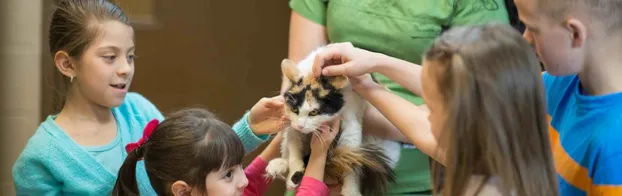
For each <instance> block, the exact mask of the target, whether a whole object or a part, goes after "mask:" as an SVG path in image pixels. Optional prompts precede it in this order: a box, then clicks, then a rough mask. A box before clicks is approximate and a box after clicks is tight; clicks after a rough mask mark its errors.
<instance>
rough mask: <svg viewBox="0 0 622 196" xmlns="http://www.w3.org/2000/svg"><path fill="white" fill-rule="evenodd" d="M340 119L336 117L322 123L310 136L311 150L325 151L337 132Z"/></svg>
mask: <svg viewBox="0 0 622 196" xmlns="http://www.w3.org/2000/svg"><path fill="white" fill-rule="evenodd" d="M340 124H341V119H340V118H337V119H335V120H333V121H331V122H329V123H328V124H325V125H322V126H321V127H320V129H319V130H318V133H317V134H313V136H312V137H311V152H324V153H325V152H327V151H328V148H329V147H330V145H331V144H332V143H333V140H334V139H335V136H336V135H337V133H339V127H340Z"/></svg>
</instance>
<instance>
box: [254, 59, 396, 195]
mask: <svg viewBox="0 0 622 196" xmlns="http://www.w3.org/2000/svg"><path fill="white" fill-rule="evenodd" d="M322 49H323V48H318V49H316V50H315V51H313V52H312V53H311V54H309V55H308V56H307V57H306V58H305V59H304V60H302V61H301V62H300V63H299V64H298V65H296V64H294V63H293V62H292V61H290V60H287V59H285V60H283V61H282V63H281V69H282V72H283V74H284V75H285V76H286V78H287V79H288V81H289V88H288V89H287V91H286V92H285V93H284V95H283V96H284V97H285V100H286V104H285V114H286V116H287V117H288V118H289V119H290V121H291V125H290V126H287V127H286V128H285V130H284V131H285V132H284V138H283V140H282V143H281V158H278V159H274V160H272V161H270V163H269V164H268V167H267V168H266V172H267V175H268V177H271V178H276V177H280V178H283V179H284V180H286V184H287V188H289V189H294V188H296V187H297V186H298V185H299V183H300V181H301V179H302V176H303V174H304V168H305V161H303V159H304V157H305V156H308V155H309V154H310V147H309V142H310V136H311V135H312V133H313V132H314V131H316V130H317V128H319V126H320V125H322V124H324V123H326V122H329V121H331V120H333V119H334V118H341V128H340V132H339V133H338V135H337V136H336V138H335V142H333V145H332V146H331V148H330V149H329V152H328V153H329V154H328V158H327V160H326V169H325V170H326V171H325V175H326V177H325V179H334V180H337V181H338V182H340V183H342V189H341V194H342V195H344V196H358V195H383V194H384V193H385V191H386V187H387V184H388V183H389V182H393V181H394V180H395V179H394V178H395V176H394V173H393V170H392V169H393V168H394V167H395V164H396V162H397V160H398V159H399V156H400V154H399V153H400V145H399V143H397V142H393V141H388V140H382V139H379V138H375V137H372V136H363V134H362V120H363V119H362V118H363V114H364V112H365V110H366V109H367V107H369V103H368V102H367V101H365V100H364V99H363V98H362V97H360V96H359V95H358V94H356V93H355V92H354V91H353V90H352V88H351V86H350V85H349V82H348V78H347V77H345V76H335V77H327V76H320V77H317V78H316V77H313V74H312V71H311V68H312V65H313V60H314V59H315V55H316V54H317V53H318V52H319V51H321V50H322ZM285 173H287V177H285Z"/></svg>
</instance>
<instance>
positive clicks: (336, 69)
mask: <svg viewBox="0 0 622 196" xmlns="http://www.w3.org/2000/svg"><path fill="white" fill-rule="evenodd" d="M377 61H378V60H377V53H373V52H370V51H367V50H363V49H359V48H356V47H354V45H352V43H350V42H344V43H334V44H329V45H327V46H326V48H325V49H324V50H322V51H320V52H319V53H318V54H317V55H316V56H315V60H314V62H313V75H314V76H315V77H319V76H320V75H325V76H339V75H345V76H348V77H357V76H361V75H364V74H366V73H371V72H373V69H374V68H375V67H376V64H377Z"/></svg>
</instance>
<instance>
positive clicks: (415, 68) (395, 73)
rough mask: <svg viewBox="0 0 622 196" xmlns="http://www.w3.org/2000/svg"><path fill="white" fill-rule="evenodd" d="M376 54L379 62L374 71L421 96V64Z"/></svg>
mask: <svg viewBox="0 0 622 196" xmlns="http://www.w3.org/2000/svg"><path fill="white" fill-rule="evenodd" d="M376 55H378V57H377V58H378V59H377V61H378V62H377V65H376V66H375V67H374V69H373V70H372V71H373V72H378V73H380V74H382V75H385V76H387V77H388V78H389V79H391V80H392V81H394V82H395V83H398V84H399V85H401V86H403V87H404V88H406V89H408V90H409V91H411V92H413V93H415V94H416V95H419V96H421V94H422V90H421V70H422V67H421V66H420V65H417V64H414V63H410V62H408V61H405V60H401V59H398V58H393V57H390V56H387V55H384V54H380V53H376Z"/></svg>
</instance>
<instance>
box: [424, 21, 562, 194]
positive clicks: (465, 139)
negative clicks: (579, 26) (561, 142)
mask: <svg viewBox="0 0 622 196" xmlns="http://www.w3.org/2000/svg"><path fill="white" fill-rule="evenodd" d="M425 60H426V61H428V62H434V63H432V64H431V65H433V66H435V67H430V69H431V70H434V71H433V72H431V73H434V74H435V77H432V78H435V79H436V85H438V86H437V87H438V88H437V89H439V92H440V94H441V97H443V100H441V101H443V102H444V106H445V107H444V109H445V111H444V113H445V114H447V119H446V121H445V122H446V123H445V124H444V126H443V132H442V134H441V136H440V138H439V144H440V145H441V146H443V147H444V148H445V149H446V150H447V151H446V165H445V168H442V166H440V165H439V164H438V163H436V164H434V165H433V170H432V171H433V177H434V178H435V180H434V181H438V180H440V179H442V181H443V186H442V187H443V188H442V191H441V190H439V186H435V189H436V190H435V192H437V193H440V192H442V195H446V196H456V195H465V194H466V193H467V189H470V188H469V186H472V185H473V184H476V185H479V187H480V189H481V187H483V185H484V184H485V183H486V182H487V181H488V180H490V179H491V178H494V179H495V181H496V182H498V184H497V186H498V187H499V188H500V189H499V190H500V192H501V194H502V195H512V194H515V195H521V196H523V195H525V196H530V195H546V196H556V195H558V190H557V179H556V175H555V170H554V167H553V160H552V159H551V157H552V156H551V150H550V145H549V136H548V131H547V130H548V124H547V118H546V111H545V110H546V108H545V107H546V106H545V104H546V103H545V97H544V88H543V84H542V76H541V72H540V68H539V61H538V59H537V57H536V55H535V53H534V52H533V50H532V48H531V46H530V45H529V44H528V43H527V42H526V41H525V40H524V39H523V38H522V36H521V35H520V34H519V32H517V31H516V30H514V29H513V28H512V27H510V26H508V25H503V24H487V25H480V26H470V27H458V28H454V29H451V30H449V31H448V32H446V33H444V34H443V35H441V36H440V37H439V38H438V39H437V40H436V41H435V42H434V43H433V45H432V46H431V47H430V48H429V49H428V51H427V52H426V54H425ZM441 169H442V170H443V172H442V173H441V172H440V171H441ZM473 176H483V177H484V179H483V180H481V181H480V182H473ZM469 192H471V191H469ZM476 194H477V193H476Z"/></svg>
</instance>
